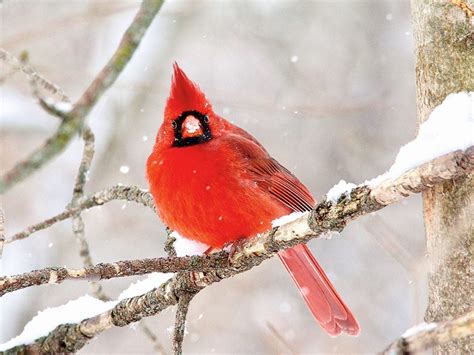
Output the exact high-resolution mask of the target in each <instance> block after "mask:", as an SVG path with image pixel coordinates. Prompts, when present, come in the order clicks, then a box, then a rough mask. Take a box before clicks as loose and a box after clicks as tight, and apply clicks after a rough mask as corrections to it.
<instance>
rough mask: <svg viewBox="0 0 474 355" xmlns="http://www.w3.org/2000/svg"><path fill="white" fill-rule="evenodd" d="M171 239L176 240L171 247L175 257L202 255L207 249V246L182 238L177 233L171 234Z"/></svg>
mask: <svg viewBox="0 0 474 355" xmlns="http://www.w3.org/2000/svg"><path fill="white" fill-rule="evenodd" d="M171 237H173V238H175V239H176V241H175V242H174V245H173V246H174V249H175V250H176V255H177V256H187V255H203V254H204V252H205V251H206V250H207V249H209V245H206V244H203V243H199V242H197V241H195V240H191V239H187V238H185V237H182V236H180V235H179V233H178V232H172V233H171Z"/></svg>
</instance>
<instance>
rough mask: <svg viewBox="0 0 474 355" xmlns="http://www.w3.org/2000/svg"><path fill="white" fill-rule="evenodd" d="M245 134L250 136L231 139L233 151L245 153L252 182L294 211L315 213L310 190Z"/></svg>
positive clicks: (235, 136)
mask: <svg viewBox="0 0 474 355" xmlns="http://www.w3.org/2000/svg"><path fill="white" fill-rule="evenodd" d="M242 131H243V130H242ZM243 132H244V133H246V134H245V135H240V134H239V135H236V134H229V135H228V136H227V139H229V140H231V144H232V146H233V148H234V149H236V150H238V151H239V152H240V153H241V154H242V157H243V160H244V161H245V162H246V164H245V166H246V169H247V172H249V173H250V176H251V179H252V180H254V181H255V182H256V183H257V185H258V186H259V187H260V188H261V189H262V190H264V191H266V192H269V193H270V194H271V195H272V196H273V197H275V198H276V199H277V200H278V201H280V202H281V203H283V204H284V205H285V206H286V207H288V208H289V209H290V210H292V211H294V212H304V211H309V210H311V209H312V208H313V207H314V205H315V200H314V198H313V196H312V195H311V193H310V192H309V191H308V189H307V188H306V187H305V186H304V185H303V184H302V183H301V182H300V181H299V180H298V179H297V178H296V177H295V176H294V175H293V174H291V173H290V171H289V170H288V169H286V168H285V167H284V166H282V165H281V164H280V163H279V162H277V161H276V160H275V159H273V158H272V157H271V156H270V155H269V154H268V153H267V152H266V151H265V149H264V148H263V147H262V146H261V145H260V144H259V143H258V142H257V141H256V140H255V138H253V137H252V136H251V135H249V134H248V133H247V132H245V131H243ZM239 133H240V132H239Z"/></svg>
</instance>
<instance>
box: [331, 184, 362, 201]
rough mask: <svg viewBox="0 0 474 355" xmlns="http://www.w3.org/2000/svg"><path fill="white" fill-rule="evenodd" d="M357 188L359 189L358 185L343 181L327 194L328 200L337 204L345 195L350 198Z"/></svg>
mask: <svg viewBox="0 0 474 355" xmlns="http://www.w3.org/2000/svg"><path fill="white" fill-rule="evenodd" d="M355 187H357V185H356V184H353V183H350V182H346V181H345V180H341V181H339V182H338V183H337V184H336V185H334V186H333V187H331V189H330V190H329V191H328V192H327V194H326V200H328V201H331V202H333V203H336V202H337V200H339V198H340V197H341V196H342V195H343V194H344V195H346V196H350V193H351V191H352V189H354V188H355Z"/></svg>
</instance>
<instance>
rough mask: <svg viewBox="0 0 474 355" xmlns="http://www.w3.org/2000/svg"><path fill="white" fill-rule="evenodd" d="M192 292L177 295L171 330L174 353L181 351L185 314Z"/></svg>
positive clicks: (180, 352)
mask: <svg viewBox="0 0 474 355" xmlns="http://www.w3.org/2000/svg"><path fill="white" fill-rule="evenodd" d="M193 296H194V294H192V293H184V294H182V295H181V296H180V297H179V301H178V306H177V308H176V320H175V324H174V332H173V351H174V353H175V355H181V354H182V353H183V340H184V333H185V330H186V316H187V314H188V309H189V303H190V302H191V300H192V298H193Z"/></svg>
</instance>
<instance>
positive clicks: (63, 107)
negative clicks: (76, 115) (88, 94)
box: [54, 101, 72, 113]
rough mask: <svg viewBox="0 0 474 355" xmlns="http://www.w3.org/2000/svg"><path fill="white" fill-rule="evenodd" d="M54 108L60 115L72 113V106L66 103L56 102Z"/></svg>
mask: <svg viewBox="0 0 474 355" xmlns="http://www.w3.org/2000/svg"><path fill="white" fill-rule="evenodd" d="M54 108H55V109H56V110H58V111H59V112H62V113H69V112H71V111H72V104H71V103H70V102H66V101H60V102H56V103H55V104H54Z"/></svg>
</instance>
